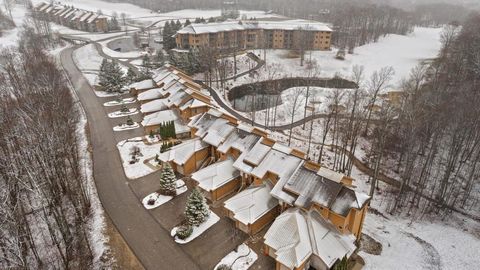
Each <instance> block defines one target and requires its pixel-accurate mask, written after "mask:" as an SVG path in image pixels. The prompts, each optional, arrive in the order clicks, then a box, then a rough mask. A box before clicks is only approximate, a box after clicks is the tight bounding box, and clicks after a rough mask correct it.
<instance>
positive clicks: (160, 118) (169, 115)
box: [142, 110, 179, 127]
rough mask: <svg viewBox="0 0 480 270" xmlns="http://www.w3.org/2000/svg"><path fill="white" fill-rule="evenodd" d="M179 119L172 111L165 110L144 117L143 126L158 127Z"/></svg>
mask: <svg viewBox="0 0 480 270" xmlns="http://www.w3.org/2000/svg"><path fill="white" fill-rule="evenodd" d="M177 119H179V117H178V115H177V114H176V113H175V112H174V111H172V110H164V111H159V112H156V113H152V114H149V115H145V117H143V121H142V126H144V127H148V126H156V125H160V124H162V123H165V122H169V121H175V120H177Z"/></svg>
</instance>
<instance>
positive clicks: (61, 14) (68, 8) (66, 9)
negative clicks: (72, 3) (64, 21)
mask: <svg viewBox="0 0 480 270" xmlns="http://www.w3.org/2000/svg"><path fill="white" fill-rule="evenodd" d="M72 9H73V8H71V7H66V8H64V9H63V10H62V11H61V12H59V13H57V14H56V15H57V16H59V17H63V16H64V15H65V14H67V13H68V12H70V11H71V10H72Z"/></svg>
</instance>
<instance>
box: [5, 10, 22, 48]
mask: <svg viewBox="0 0 480 270" xmlns="http://www.w3.org/2000/svg"><path fill="white" fill-rule="evenodd" d="M3 10H4V9H3V6H2V11H3ZM26 12H27V10H26V9H25V7H24V6H22V5H15V6H14V8H13V9H12V16H13V21H14V22H15V24H16V27H15V28H13V29H11V30H7V31H4V32H3V35H2V36H1V37H0V48H5V47H10V46H15V45H17V40H18V33H19V30H20V29H21V26H22V24H23V20H24V19H25V15H26V14H25V13H26ZM4 13H5V11H4ZM5 14H6V13H5Z"/></svg>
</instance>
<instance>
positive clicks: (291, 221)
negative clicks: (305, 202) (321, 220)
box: [264, 209, 312, 269]
mask: <svg viewBox="0 0 480 270" xmlns="http://www.w3.org/2000/svg"><path fill="white" fill-rule="evenodd" d="M264 239H265V242H264V243H265V245H267V246H269V247H271V248H273V249H274V250H275V255H276V258H275V260H277V261H278V262H280V263H281V264H283V265H285V266H287V267H288V268H289V269H293V268H297V267H300V266H301V265H302V264H303V263H304V262H305V261H306V260H307V259H308V258H309V257H310V255H311V254H312V246H311V244H310V236H309V232H308V224H307V220H306V219H305V217H304V216H303V215H302V214H301V213H300V211H298V210H293V209H289V210H287V211H285V212H284V213H283V214H281V215H280V216H278V217H277V218H276V219H275V221H274V222H273V224H272V226H271V227H270V228H269V229H268V231H267V233H266V234H265V236H264Z"/></svg>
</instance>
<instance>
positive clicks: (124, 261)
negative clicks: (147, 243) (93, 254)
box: [102, 217, 145, 270]
mask: <svg viewBox="0 0 480 270" xmlns="http://www.w3.org/2000/svg"><path fill="white" fill-rule="evenodd" d="M105 222H106V225H107V226H106V230H105V231H106V233H107V235H108V237H109V240H108V246H109V247H110V250H111V253H108V254H105V256H102V260H108V259H109V258H108V257H110V256H111V257H113V259H114V262H113V265H112V267H111V269H115V270H117V269H118V270H120V269H132V270H144V269H145V268H143V266H142V264H141V263H140V262H139V261H138V259H137V257H136V256H135V254H133V252H132V250H131V249H130V248H129V247H128V245H127V243H126V242H125V240H124V239H123V237H122V236H121V235H120V234H119V233H118V231H117V229H116V228H115V226H114V225H113V223H112V221H111V220H110V218H109V217H105ZM104 257H106V258H104Z"/></svg>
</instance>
